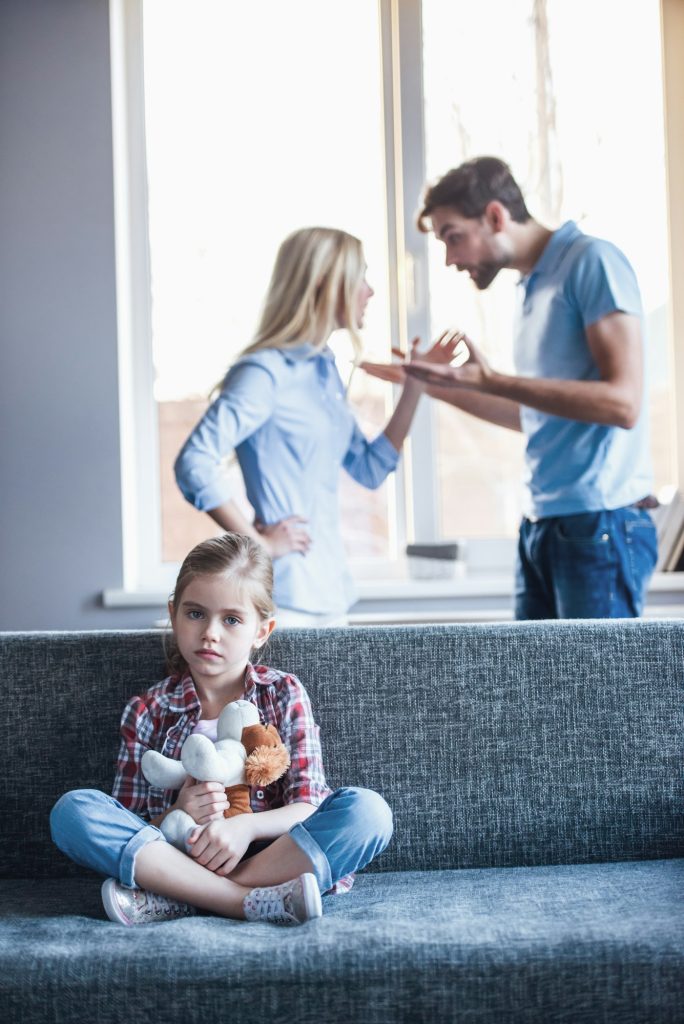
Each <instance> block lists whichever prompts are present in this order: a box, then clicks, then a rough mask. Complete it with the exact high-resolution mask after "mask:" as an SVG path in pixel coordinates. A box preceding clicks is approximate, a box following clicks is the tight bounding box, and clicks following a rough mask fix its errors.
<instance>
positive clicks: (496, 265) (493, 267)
mask: <svg viewBox="0 0 684 1024" xmlns="http://www.w3.org/2000/svg"><path fill="white" fill-rule="evenodd" d="M503 267H504V264H503V263H500V262H495V261H493V260H492V261H488V262H484V263H478V264H477V266H476V267H474V268H473V270H471V272H470V278H471V280H472V282H473V284H474V285H475V287H476V288H477V290H478V291H481V292H483V291H484V290H485V288H489V286H490V284H491V283H492V281H493V280H494V278H495V277H496V275H497V274H498V273H499V271H500V270H503ZM473 271H474V273H473Z"/></svg>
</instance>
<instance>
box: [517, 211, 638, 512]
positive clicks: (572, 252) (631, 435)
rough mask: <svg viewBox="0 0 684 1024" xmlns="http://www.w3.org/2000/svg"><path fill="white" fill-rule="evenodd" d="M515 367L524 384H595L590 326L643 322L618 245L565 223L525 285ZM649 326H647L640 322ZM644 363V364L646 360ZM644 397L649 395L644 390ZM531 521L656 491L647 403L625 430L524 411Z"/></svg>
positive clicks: (616, 505)
mask: <svg viewBox="0 0 684 1024" xmlns="http://www.w3.org/2000/svg"><path fill="white" fill-rule="evenodd" d="M520 290H521V293H522V294H521V303H520V308H519V311H518V316H517V319H516V327H515V340H514V359H515V367H516V373H517V374H518V375H519V376H522V377H547V378H556V379H562V380H599V379H600V377H599V372H598V368H597V366H596V363H595V362H594V359H593V357H592V355H591V352H590V350H589V346H588V344H587V337H586V328H587V327H589V326H590V325H591V324H594V323H596V322H597V321H598V320H601V319H602V317H605V316H607V315H608V314H609V313H614V312H616V311H618V310H619V311H621V312H623V313H629V314H633V315H635V316H638V317H640V318H642V321H643V316H642V308H641V298H640V295H639V286H638V284H637V281H636V277H635V274H634V271H633V269H632V267H631V265H630V263H629V262H628V260H627V258H626V257H625V256H624V255H623V253H621V252H620V250H619V249H618V248H616V246H614V245H612V244H611V243H610V242H605V241H602V240H601V239H598V238H592V237H590V236H589V235H585V234H583V233H582V232H581V231H580V230H579V228H578V227H577V225H576V224H574V223H573V222H572V221H568V222H567V223H566V224H564V225H563V226H562V227H561V228H559V229H558V231H555V232H554V233H553V235H552V236H551V238H550V239H549V242H548V243H547V245H546V248H545V249H544V251H543V253H542V255H541V257H540V258H539V260H538V261H537V263H536V265H535V267H534V269H533V270H532V271H531V272H530V274H528V275H527V277H524V278H522V279H521V281H520ZM642 327H643V323H642ZM644 362H645V361H644ZM645 394H646V390H645ZM521 423H522V429H523V431H524V433H525V435H526V437H527V448H526V464H527V483H528V485H529V496H530V501H529V508H528V510H527V511H528V514H531V515H534V516H538V517H540V518H541V517H545V516H558V515H572V514H574V513H579V512H591V511H598V510H601V509H614V508H622V507H623V506H625V505H631V504H632V503H633V502H634V501H637V500H638V499H639V498H643V497H644V496H645V495H646V494H648V493H649V492H650V490H651V488H652V484H653V481H652V471H651V457H650V448H649V437H648V414H647V411H646V400H645V399H644V401H643V403H642V410H641V415H640V416H639V420H638V422H637V424H636V426H635V427H633V428H632V429H631V430H625V429H623V428H621V427H609V426H604V425H601V424H596V423H579V422H577V421H576V420H568V419H563V418H562V417H560V416H551V415H549V414H548V413H544V412H538V411H537V410H536V409H529V408H527V407H525V406H523V407H522V409H521Z"/></svg>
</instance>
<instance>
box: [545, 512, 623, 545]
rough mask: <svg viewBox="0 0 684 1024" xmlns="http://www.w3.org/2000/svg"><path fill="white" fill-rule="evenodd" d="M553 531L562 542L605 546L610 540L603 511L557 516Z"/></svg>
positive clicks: (608, 528)
mask: <svg viewBox="0 0 684 1024" xmlns="http://www.w3.org/2000/svg"><path fill="white" fill-rule="evenodd" d="M555 533H556V537H557V538H558V540H559V541H561V542H563V543H564V544H579V545H587V546H592V545H598V546H604V547H605V546H606V545H608V543H609V542H610V526H609V524H608V522H607V517H606V514H605V513H604V512H582V513H580V514H579V515H576V516H559V517H558V518H557V519H556V522H555Z"/></svg>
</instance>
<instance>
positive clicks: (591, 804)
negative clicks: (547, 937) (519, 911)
mask: <svg viewBox="0 0 684 1024" xmlns="http://www.w3.org/2000/svg"><path fill="white" fill-rule="evenodd" d="M683 655H684V623H680V622H660V623H645V622H629V621H624V622H613V623H610V622H556V623H516V624H511V625H481V626H453V627H448V626H447V627H404V628H393V629H392V628H387V629H377V628H376V629H354V630H329V631H320V632H319V631H315V630H302V631H294V630H293V631H282V632H281V633H280V634H278V633H277V632H276V634H274V636H273V638H272V640H271V642H270V643H269V647H268V650H267V652H266V653H265V655H264V658H263V660H264V661H265V662H267V663H269V664H272V665H273V666H274V667H277V668H282V669H287V670H288V671H292V672H294V673H296V674H297V675H299V676H300V678H301V679H302V681H303V682H304V684H305V686H306V687H307V689H308V690H309V692H310V694H311V697H312V701H313V704H314V710H315V712H316V715H317V718H318V720H319V722H320V724H321V730H322V742H323V754H324V761H325V764H326V768H327V773H328V779H329V782H330V783H331V785H332V786H333V787H336V786H340V785H345V784H348V785H359V786H366V787H369V788H371V789H376V790H378V791H379V792H380V793H381V794H382V795H383V796H384V797H385V799H386V800H387V801H388V803H389V804H390V806H391V807H392V809H393V811H394V815H395V836H394V840H393V842H392V843H391V844H390V847H389V849H388V850H387V851H386V853H385V854H384V855H383V856H382V858H380V859H379V861H378V862H377V863H376V864H375V865H374V867H373V869H374V870H385V871H388V870H392V871H396V870H420V869H423V868H425V867H429V868H430V869H433V870H445V869H451V868H459V867H505V866H516V865H525V864H528V865H532V864H558V863H573V862H591V861H607V860H632V859H657V858H660V857H675V856H682V855H684V816H683V815H684V787H683V785H682V773H681V763H682V748H683V746H684V740H683V737H684V702H683V701H682V690H683V687H682V673H683V666H684V657H683ZM163 675H164V664H163V654H162V643H161V636H160V634H158V633H154V632H151V633H137V632H132V633H115V632H106V633H97V634H93V633H89V634H35V635H31V634H5V635H4V636H2V637H0V678H2V681H3V682H2V685H3V691H4V698H5V699H4V701H3V705H2V715H1V716H0V744H2V746H1V749H2V750H3V753H4V756H5V765H6V770H5V771H4V772H3V774H2V778H1V779H0V877H14V878H25V877H40V878H46V877H57V876H61V875H73V874H80V873H81V869H79V868H76V867H74V866H73V865H71V864H69V862H68V861H67V860H66V859H65V858H64V857H62V855H61V854H59V853H58V852H57V851H56V850H55V849H54V847H53V846H52V844H51V842H50V838H49V834H48V830H47V819H48V814H49V811H50V808H51V807H52V805H53V803H54V802H55V800H56V799H57V798H58V797H59V796H60V795H61V794H62V793H63V792H64V791H65V790H67V789H73V788H77V787H95V788H100V789H103V790H106V791H107V792H109V791H110V789H111V783H112V778H113V766H114V759H115V756H116V751H117V748H118V724H119V716H120V713H121V710H122V708H123V705H124V702H125V700H126V699H127V698H128V697H130V696H131V695H133V694H135V693H139V692H141V691H142V690H144V689H145V688H147V687H148V686H149V685H150V684H151V683H152V682H154V681H156V680H158V679H160V678H162V677H163ZM19 780H20V782H19Z"/></svg>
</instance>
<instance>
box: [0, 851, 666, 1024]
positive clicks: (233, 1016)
mask: <svg viewBox="0 0 684 1024" xmlns="http://www.w3.org/2000/svg"><path fill="white" fill-rule="evenodd" d="M99 885H100V883H99V881H98V880H96V879H93V878H90V879H83V878H81V879H64V880H58V879H50V880H45V881H42V882H39V883H37V882H35V881H30V880H27V881H25V882H23V881H21V880H9V881H3V882H1V883H0V1005H2V1006H3V1008H4V1012H3V1015H4V1016H5V1015H6V1016H5V1019H8V1020H21V1021H22V1024H33V1022H39V1021H40V1022H46V1021H55V1022H57V1021H59V1022H68V1021H84V1020H88V1021H97V1022H98V1024H109V1022H119V1021H127V1022H128V1021H131V1020H138V1019H139V1020H153V1021H164V1022H166V1021H178V1022H182V1024H187V1022H188V1021H194V1020H198V1021H199V1020H208V1021H212V1022H213V1024H217V1022H221V1021H226V1022H228V1021H229V1022H230V1024H242V1022H245V1024H247V1022H249V1024H253V1021H255V1020H284V1021H291V1022H297V1024H325V1022H328V1021H338V1020H339V1021H363V1022H364V1024H375V1022H377V1024H390V1022H391V1024H395V1022H403V1021H406V1022H412V1024H413V1022H415V1021H421V1020H424V1021H431V1022H438V1021H445V1022H446V1021H449V1022H450V1024H451V1022H459V1021H464V1022H465V1021H467V1022H468V1024H472V1022H476V1024H479V1022H492V1024H494V1022H496V1024H502V1022H510V1024H514V1022H518V1021H520V1022H522V1021H524V1022H525V1024H530V1022H537V1021H538V1022H539V1024H542V1022H543V1024H553V1022H554V1021H558V1022H559V1024H560V1022H564V1024H567V1022H572V1024H584V1022H586V1024H595V1022H596V1021H602V1022H616V1024H617V1022H620V1024H629V1022H635V1024H636V1022H639V1024H643V1022H644V1021H649V1022H650V1024H660V1022H662V1024H676V1022H684V999H683V998H682V996H683V992H682V978H683V977H684V973H683V972H684V914H683V913H682V909H683V901H684V860H661V861H642V862H625V863H607V864H584V865H564V866H559V867H549V866H545V867H522V868H489V869H473V870H461V871H434V872H428V871H426V872H406V873H393V872H388V873H374V874H363V875H361V876H360V877H359V878H358V879H357V882H356V885H355V887H354V889H353V890H352V892H351V893H349V894H347V895H343V896H334V897H326V898H325V900H324V917H323V919H322V920H320V921H315V922H311V923H310V924H308V925H305V926H303V927H301V928H292V929H281V928H277V927H276V926H272V925H260V924H259V925H255V924H252V925H246V924H244V923H241V922H236V921H228V920H224V919H221V918H217V917H212V916H203V917H196V918H185V919H181V920H178V921H170V922H165V923H163V924H157V925H149V926H146V927H144V928H139V929H126V928H122V927H120V926H117V925H114V924H111V923H110V922H109V921H107V920H106V919H105V917H104V914H103V911H102V907H101V903H100V898H99ZM246 992H247V993H248V995H246V994H245V993H246Z"/></svg>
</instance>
